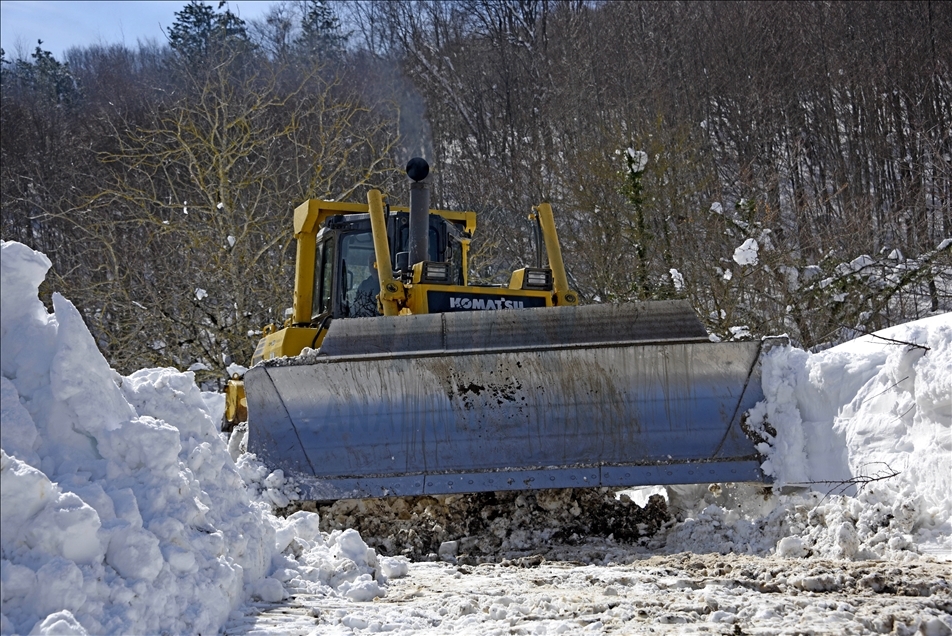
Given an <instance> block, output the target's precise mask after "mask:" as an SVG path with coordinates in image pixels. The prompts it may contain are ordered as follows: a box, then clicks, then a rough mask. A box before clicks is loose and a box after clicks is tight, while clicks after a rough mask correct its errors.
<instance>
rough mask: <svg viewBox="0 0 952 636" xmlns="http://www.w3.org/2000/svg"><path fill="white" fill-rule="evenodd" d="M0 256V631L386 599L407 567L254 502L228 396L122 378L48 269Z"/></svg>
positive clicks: (75, 628)
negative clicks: (234, 443) (225, 415)
mask: <svg viewBox="0 0 952 636" xmlns="http://www.w3.org/2000/svg"><path fill="white" fill-rule="evenodd" d="M0 249H2V280H0V291H2V303H0V308H2V315H0V370H2V374H0V376H2V377H0V396H2V420H3V426H2V428H0V446H2V453H0V475H2V481H0V525H2V533H0V536H2V540H0V549H2V562H0V565H2V571H0V579H2V615H0V632H2V633H4V634H7V633H14V632H15V633H37V634H47V633H49V634H52V633H57V634H62V633H74V634H84V633H95V634H105V633H160V632H161V633H210V632H215V631H218V630H219V628H220V627H221V626H222V625H223V624H224V622H225V620H226V619H227V618H228V616H229V613H230V612H231V611H232V610H233V609H234V608H235V607H237V606H238V605H239V604H240V603H242V602H244V601H245V600H246V599H248V598H249V597H251V596H254V597H257V598H261V599H264V600H280V599H281V598H284V597H285V596H286V595H287V594H288V589H292V590H294V589H298V590H306V591H309V592H311V593H322V594H333V595H342V596H345V597H347V598H351V599H354V600H368V599H371V598H373V597H375V596H380V595H382V594H383V590H382V588H381V587H380V586H381V584H382V583H384V582H385V581H386V575H387V574H388V573H389V574H390V575H393V574H400V572H401V568H400V563H399V562H398V561H393V560H390V561H386V562H385V563H382V561H383V559H378V558H377V556H376V554H375V553H374V552H373V551H372V550H369V549H368V548H367V546H366V544H364V543H363V541H362V539H361V538H360V536H359V535H358V534H357V533H356V532H353V531H349V532H348V531H344V532H338V533H336V534H334V535H332V536H330V537H329V538H328V539H326V540H325V538H323V537H322V536H321V535H320V533H319V532H318V531H317V522H318V519H317V515H316V514H313V513H307V512H300V513H297V514H296V515H293V516H292V517H290V518H288V519H287V520H284V519H278V518H276V517H274V516H273V515H272V514H271V513H270V506H269V505H268V504H266V503H263V502H260V501H256V500H253V499H252V498H251V497H250V496H249V492H248V491H247V489H246V488H245V486H244V482H243V480H242V477H241V475H240V473H239V471H238V469H237V467H236V465H235V463H234V461H233V460H232V459H231V457H230V455H229V453H228V449H227V447H226V445H225V443H224V441H223V440H222V439H221V437H220V436H219V434H218V432H217V422H218V421H220V418H221V411H222V407H223V403H222V401H221V399H220V398H219V397H217V396H209V395H207V394H203V393H202V392H201V391H200V390H199V389H198V388H197V387H196V386H195V382H194V376H193V374H192V373H190V372H189V373H180V372H178V371H176V370H174V369H146V370H142V371H138V372H136V373H134V374H132V375H131V376H129V377H121V376H119V374H117V373H116V372H115V371H113V370H112V369H111V368H110V367H109V365H108V363H107V362H106V360H105V358H103V356H102V355H101V354H100V352H99V350H98V349H97V347H96V344H95V342H94V340H93V338H92V336H91V335H90V333H89V331H88V330H87V329H86V326H85V325H84V323H83V320H82V317H81V315H80V313H79V312H78V311H77V309H76V308H75V307H74V306H73V305H72V303H70V302H69V301H68V300H66V299H65V298H63V297H62V296H60V295H59V294H54V295H53V309H54V311H53V313H52V314H50V313H48V312H47V311H46V308H45V307H44V306H43V304H42V303H41V302H40V300H39V299H38V296H37V289H38V286H39V284H40V283H41V282H42V281H43V278H44V277H45V274H46V272H47V270H48V269H49V267H50V261H49V260H48V259H47V258H46V257H45V256H44V255H43V254H40V253H38V252H35V251H33V250H31V249H29V248H27V247H25V246H23V245H21V244H19V243H12V242H3V243H2V248H0ZM384 566H386V567H384Z"/></svg>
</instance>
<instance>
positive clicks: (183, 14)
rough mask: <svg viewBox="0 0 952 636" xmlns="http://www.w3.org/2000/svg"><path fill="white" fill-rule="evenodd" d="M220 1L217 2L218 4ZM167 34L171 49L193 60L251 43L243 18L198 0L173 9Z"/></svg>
mask: <svg viewBox="0 0 952 636" xmlns="http://www.w3.org/2000/svg"><path fill="white" fill-rule="evenodd" d="M224 5H225V3H224V2H220V3H219V5H218V8H219V9H221V8H222V7H223V6H224ZM168 38H169V45H170V46H171V47H172V49H173V50H175V51H176V52H177V53H179V54H180V55H182V56H183V57H184V58H185V59H186V60H188V61H189V62H191V63H196V64H200V63H202V62H204V61H206V60H207V59H208V57H209V56H210V55H211V54H213V53H216V52H221V51H223V50H227V51H229V52H234V51H240V50H241V49H243V48H248V47H250V46H251V44H250V40H249V38H248V30H247V28H246V27H245V22H244V20H242V19H241V18H239V17H238V16H236V15H235V14H234V13H232V12H231V11H230V10H228V9H225V11H224V12H223V13H216V11H215V10H214V9H213V8H212V7H211V6H210V5H207V4H205V3H204V2H199V0H192V1H191V2H189V3H188V4H187V5H185V8H183V9H182V10H181V11H176V13H175V23H174V24H173V25H172V27H171V28H170V29H169V32H168Z"/></svg>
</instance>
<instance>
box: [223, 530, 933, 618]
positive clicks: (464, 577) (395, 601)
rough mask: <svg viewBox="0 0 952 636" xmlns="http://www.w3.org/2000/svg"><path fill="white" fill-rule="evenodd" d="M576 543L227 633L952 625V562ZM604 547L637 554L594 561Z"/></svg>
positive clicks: (416, 573)
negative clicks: (550, 554)
mask: <svg viewBox="0 0 952 636" xmlns="http://www.w3.org/2000/svg"><path fill="white" fill-rule="evenodd" d="M576 551H577V552H576V554H575V555H574V556H575V557H576V558H578V559H579V560H578V561H572V560H566V561H546V560H544V559H543V558H542V557H539V556H536V557H525V558H521V559H517V560H513V561H504V562H502V563H497V564H481V565H476V566H458V565H450V564H448V563H442V562H434V563H415V564H413V566H412V567H411V569H410V574H409V575H408V576H407V577H405V578H401V579H396V580H393V581H392V582H391V584H390V587H389V590H388V592H387V596H386V597H385V598H379V599H376V600H375V601H374V602H372V603H362V604H355V603H351V602H347V601H343V600H341V599H339V598H332V597H324V596H315V595H308V594H300V595H294V596H292V598H291V599H289V600H288V601H285V602H283V603H278V604H274V603H272V604H268V603H257V604H255V605H253V606H246V607H245V608H244V612H243V613H235V614H233V615H232V618H231V621H230V623H229V624H228V625H227V626H226V628H225V632H224V633H226V634H230V635H238V634H277V633H281V634H336V633H342V634H350V633H377V632H389V633H393V634H450V633H453V634H561V633H566V634H572V633H615V634H643V633H644V634H647V633H654V634H659V633H661V634H663V633H677V634H684V633H707V634H805V633H806V634H869V633H882V634H950V633H952V630H950V628H949V622H950V618H949V617H950V615H952V591H950V573H952V566H950V564H949V563H941V562H935V561H932V560H929V559H920V560H918V561H915V562H907V563H895V562H883V561H859V562H847V561H829V560H794V559H780V558H777V557H767V558H762V557H752V556H740V555H727V556H723V555H719V554H691V553H684V554H677V555H670V556H649V555H634V554H630V553H628V554H626V553H624V552H623V551H622V550H620V549H619V548H618V546H615V547H612V546H611V545H609V544H603V545H594V544H592V545H589V546H588V547H583V548H576ZM564 556H565V557H571V556H572V555H570V554H565V555H564ZM594 557H600V559H604V558H608V559H612V558H614V559H618V560H619V561H622V560H625V561H628V562H626V563H623V564H620V563H618V564H609V565H585V564H584V563H583V562H584V561H592V560H594Z"/></svg>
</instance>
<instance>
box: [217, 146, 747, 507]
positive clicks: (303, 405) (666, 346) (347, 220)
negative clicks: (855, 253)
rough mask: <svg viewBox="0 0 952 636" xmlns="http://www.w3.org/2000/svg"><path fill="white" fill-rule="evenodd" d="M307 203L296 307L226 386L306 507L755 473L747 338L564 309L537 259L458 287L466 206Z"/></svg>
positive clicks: (234, 414) (415, 188)
mask: <svg viewBox="0 0 952 636" xmlns="http://www.w3.org/2000/svg"><path fill="white" fill-rule="evenodd" d="M428 172H429V166H427V164H426V162H425V161H424V160H423V159H420V158H414V159H412V160H411V161H410V163H409V164H408V166H407V175H408V177H409V178H410V205H409V207H408V208H401V207H390V206H388V205H387V204H386V203H385V201H384V197H383V196H382V194H381V193H380V192H379V191H377V190H371V191H370V192H369V193H368V196H367V203H366V204H362V203H361V204H358V203H340V202H328V201H319V200H309V201H307V202H305V203H303V204H301V205H300V206H298V207H297V208H296V209H295V211H294V237H295V238H296V240H297V258H296V267H295V280H294V301H293V307H292V308H291V310H290V316H289V317H288V318H287V320H286V321H285V324H284V325H283V328H281V329H277V328H276V327H274V326H269V327H267V328H265V330H264V336H263V337H262V339H261V340H260V342H259V343H258V345H257V348H256V350H255V353H254V357H253V359H252V364H253V365H254V366H253V367H252V368H251V369H250V370H248V371H247V373H245V374H244V377H243V378H237V377H236V378H233V379H232V380H231V381H230V382H229V385H228V388H227V399H226V403H227V409H226V416H225V417H226V425H234V424H236V423H238V422H240V421H244V420H245V419H246V418H247V420H248V450H249V451H250V452H254V453H256V454H257V455H258V457H259V458H260V459H261V460H263V461H264V462H265V463H266V464H268V465H269V466H271V467H273V468H281V469H283V470H284V472H285V474H287V475H289V476H291V477H292V478H294V479H295V480H296V481H297V482H298V484H299V485H300V486H301V487H302V490H303V491H304V492H302V496H303V497H304V498H306V499H309V500H315V501H331V500H336V499H344V498H367V497H390V496H411V495H422V494H448V493H471V492H484V491H503V490H518V489H541V488H570V487H596V486H609V487H630V486H639V485H661V484H678V483H714V482H726V481H730V482H736V481H758V482H763V481H765V480H766V479H765V476H764V474H763V473H762V471H761V468H760V464H761V462H762V458H761V457H760V456H759V454H758V452H757V450H756V447H755V444H756V440H755V439H753V438H752V437H751V436H750V435H749V431H747V428H746V426H745V414H746V412H747V411H748V409H750V408H751V407H752V406H754V404H756V403H757V402H758V401H759V400H762V399H763V393H762V390H761V386H760V365H759V364H758V360H759V357H760V353H761V350H762V347H763V346H764V344H763V343H761V342H752V341H751V342H732V343H713V342H711V341H710V338H709V336H708V333H707V331H706V330H705V328H704V326H703V325H702V324H701V322H700V321H699V320H698V318H697V316H696V315H695V313H694V311H693V309H692V308H691V306H690V305H689V304H688V303H687V302H686V301H653V302H644V303H627V304H595V305H587V306H578V294H577V293H576V292H575V291H573V290H572V289H570V288H569V285H568V282H567V281H568V279H567V276H566V271H565V266H564V264H563V260H562V255H561V251H560V247H559V241H558V236H557V233H556V227H555V222H554V219H553V214H552V208H551V206H550V205H549V204H547V203H542V204H540V205H539V206H538V207H536V208H533V210H532V215H531V217H530V218H531V219H532V220H533V221H534V222H535V223H537V227H538V229H539V234H540V235H541V237H542V242H543V243H544V246H545V253H546V255H547V261H548V266H547V267H525V268H523V269H519V270H517V271H514V272H513V273H512V275H511V277H510V279H509V282H508V284H506V285H490V286H480V285H472V284H470V282H469V276H468V262H467V258H468V251H469V245H470V241H471V239H472V236H473V232H474V231H475V229H476V215H475V214H474V213H473V212H453V211H445V210H431V209H430V208H429V202H428V199H429V195H428V189H427V184H426V181H425V179H426V176H427V174H428Z"/></svg>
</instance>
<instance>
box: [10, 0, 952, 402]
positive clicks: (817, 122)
mask: <svg viewBox="0 0 952 636" xmlns="http://www.w3.org/2000/svg"><path fill="white" fill-rule="evenodd" d="M157 36H159V39H157V40H156V42H157V43H155V42H153V43H140V45H139V46H138V48H129V47H126V46H123V45H114V46H102V45H97V46H90V47H85V48H75V49H71V50H69V51H68V52H67V53H66V54H65V59H63V60H57V59H55V58H54V56H53V55H52V54H50V53H49V52H48V51H45V50H44V49H43V48H42V43H40V44H39V45H38V46H37V47H36V49H35V50H34V51H33V52H32V53H27V54H18V55H17V56H15V57H8V55H9V52H4V54H3V60H2V80H0V82H2V109H0V128H2V130H0V210H2V230H0V233H2V237H3V239H5V240H17V241H21V242H23V243H26V244H27V245H29V246H31V247H33V248H34V249H37V250H41V251H43V252H45V253H46V254H47V255H48V256H49V257H50V259H51V260H52V262H53V270H52V273H51V274H50V278H49V279H48V281H47V283H45V286H44V290H43V294H44V295H45V296H46V297H47V299H48V296H49V294H50V291H51V290H57V291H60V292H62V293H63V294H65V295H66V296H67V297H69V298H71V299H72V300H73V301H74V302H75V303H76V305H77V306H78V307H81V308H82V310H83V312H84V317H85V319H86V321H87V324H88V325H89V327H90V329H91V331H92V332H93V334H94V335H95V336H96V338H97V340H98V343H99V345H100V347H101V348H102V350H103V352H104V353H105V355H106V357H107V359H109V360H110V362H111V363H112V364H113V366H115V368H117V369H118V370H119V371H120V372H123V373H129V372H131V371H133V370H135V369H138V368H142V367H156V366H175V367H179V368H192V369H193V370H196V372H197V376H198V378H199V379H200V380H201V381H202V382H204V383H206V384H210V383H215V382H218V381H221V380H223V379H224V377H225V372H224V369H225V367H226V366H227V364H229V363H230V362H232V361H234V362H239V363H244V364H247V362H248V361H249V360H250V357H251V352H252V350H253V348H254V344H255V342H256V340H257V338H258V336H259V335H260V329H261V327H262V326H263V325H264V324H267V323H270V322H274V321H280V320H282V319H283V316H284V309H285V307H287V306H289V305H290V302H291V288H292V280H293V257H294V241H293V238H292V228H291V216H292V211H293V209H294V207H295V206H296V205H297V204H298V203H300V202H302V201H304V200H305V199H307V198H324V199H333V200H348V201H351V200H353V201H363V200H365V195H366V191H367V190H368V189H369V188H371V187H378V188H382V189H383V190H384V191H385V192H386V193H388V195H389V197H390V200H391V202H392V203H395V204H405V202H406V199H407V198H408V194H407V188H406V177H405V176H404V175H403V172H402V168H403V166H404V165H405V163H406V161H407V160H408V159H409V158H410V157H411V156H417V155H420V156H424V157H425V158H427V160H428V161H429V162H430V164H431V166H432V173H431V174H432V176H431V177H430V182H431V189H432V201H431V202H432V204H433V205H434V206H438V207H442V208H447V209H469V210H475V211H476V212H478V213H479V223H480V225H479V228H478V230H477V235H476V240H475V241H474V244H473V248H474V255H473V258H472V260H471V277H472V278H473V279H475V280H477V281H480V282H484V283H487V282H502V281H503V280H505V279H506V277H507V276H508V272H509V271H511V270H512V269H513V268H516V267H520V266H522V265H523V264H530V265H531V264H533V263H534V262H535V260H536V259H537V258H538V256H537V255H536V252H537V250H536V248H535V246H534V243H533V241H534V239H533V228H532V225H531V224H530V222H529V220H528V215H529V211H530V208H531V206H533V205H536V204H538V203H539V202H541V201H549V202H551V203H552V204H553V207H554V209H555V212H556V219H557V225H558V229H559V233H560V238H561V242H562V246H563V253H564V255H565V260H566V264H567V267H568V270H569V275H570V283H571V284H572V286H573V287H574V288H575V289H577V290H578V291H579V292H580V294H581V296H582V299H583V302H588V303H592V302H626V301H637V300H646V299H667V298H684V299H688V300H689V301H690V302H691V303H692V304H693V306H694V307H695V309H696V310H697V312H698V315H699V316H700V317H701V318H702V320H703V321H704V322H705V324H706V326H707V327H708V329H709V330H710V331H711V333H712V334H714V335H715V336H716V337H718V338H721V339H741V338H750V337H758V336H761V335H766V334H777V333H787V334H789V335H790V336H791V338H792V339H793V340H794V341H795V342H796V343H797V344H800V345H801V346H804V347H808V348H822V347H825V346H829V345H830V344H833V343H836V342H839V341H841V340H844V339H846V338H849V337H852V336H854V335H856V334H857V332H865V331H872V330H875V329H879V328H881V327H884V326H887V325H891V324H896V323H900V322H904V321H908V320H912V319H915V318H918V317H921V316H923V315H926V314H929V313H935V312H940V311H950V310H952V241H950V240H949V237H950V236H952V3H945V2H932V1H921V2H771V1H763V2H760V1H758V2H716V3H715V2H664V3H659V2H637V1H631V2H599V1H594V0H572V1H568V0H564V1H559V0H510V1H506V0H457V1H449V0H446V1H428V2H416V1H410V0H400V1H394V0H383V1H365V2H346V1H343V2H333V3H332V2H324V1H321V0H307V1H303V2H300V1H297V2H283V3H275V4H274V5H272V7H271V9H270V11H269V13H268V14H267V15H266V16H265V18H263V19H261V20H257V21H251V22H244V21H242V20H241V19H240V18H238V17H237V16H236V15H234V14H233V13H232V12H231V11H230V10H229V9H228V4H227V3H216V4H204V3H201V2H192V3H189V4H185V5H183V7H182V10H181V11H179V12H178V13H177V14H176V21H175V23H174V24H173V26H172V27H170V28H169V29H168V31H167V32H166V33H163V34H157Z"/></svg>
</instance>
